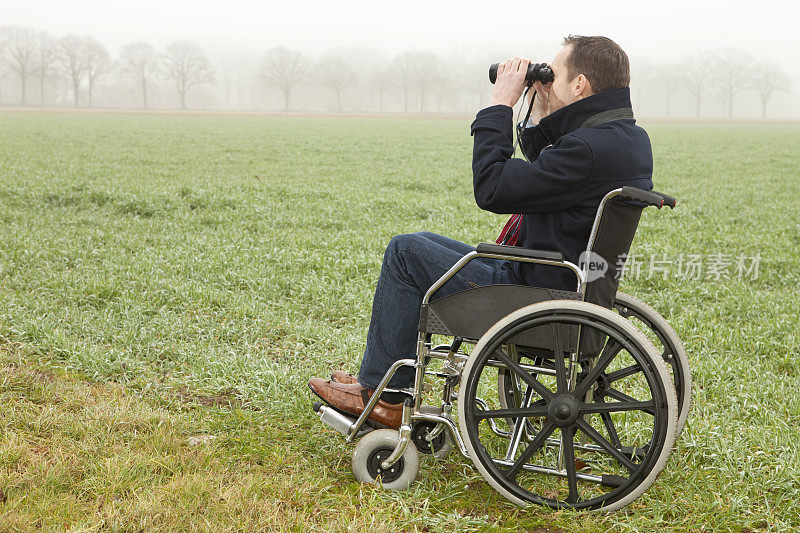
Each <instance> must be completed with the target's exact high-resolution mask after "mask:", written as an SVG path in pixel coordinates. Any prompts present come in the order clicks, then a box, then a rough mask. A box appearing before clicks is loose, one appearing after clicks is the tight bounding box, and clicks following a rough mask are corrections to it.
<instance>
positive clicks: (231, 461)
mask: <svg viewBox="0 0 800 533" xmlns="http://www.w3.org/2000/svg"><path fill="white" fill-rule="evenodd" d="M647 129H648V131H649V133H650V135H651V138H652V141H653V148H654V156H655V162H656V168H655V177H654V181H655V183H656V188H657V189H659V190H662V191H665V192H669V193H671V194H673V195H675V196H676V197H678V198H679V204H678V209H676V210H675V211H674V212H656V211H655V210H651V211H650V212H647V213H646V214H645V216H644V218H643V222H642V224H641V226H640V230H639V233H638V235H637V240H636V242H635V243H634V250H633V252H634V254H636V256H637V257H639V258H640V259H641V260H642V261H643V264H644V267H643V271H646V270H647V268H648V262H649V261H650V258H651V256H652V255H653V254H656V256H657V257H658V258H660V259H661V260H662V262H663V261H666V262H667V263H669V264H670V265H671V268H672V269H673V271H671V272H670V273H668V274H667V275H666V276H664V275H656V276H646V275H641V276H639V277H630V278H629V279H626V280H624V281H623V285H622V289H623V290H625V291H626V292H628V293H631V294H634V295H636V296H638V297H639V298H641V299H643V300H644V301H646V302H648V303H650V304H651V305H652V306H653V307H655V308H656V309H657V310H658V311H659V312H660V313H661V314H662V315H664V316H665V317H666V318H667V319H668V320H669V321H670V323H671V324H672V325H673V327H674V328H675V329H676V331H677V332H678V333H679V335H680V336H681V337H682V339H683V341H684V343H685V345H686V349H687V351H688V353H689V356H690V359H691V361H692V365H693V373H694V379H695V390H694V398H695V400H694V408H693V412H692V414H691V416H690V419H689V423H688V426H687V428H686V431H685V432H684V434H683V436H682V437H681V439H680V441H679V443H678V445H677V447H676V450H675V451H674V453H673V456H672V458H671V459H670V462H669V464H668V465H667V468H666V469H665V471H664V472H663V473H662V475H661V477H660V478H659V480H658V481H657V483H656V484H655V485H654V486H653V487H652V488H651V489H650V490H649V491H648V492H647V493H645V495H644V496H643V497H641V498H640V499H638V500H637V501H636V502H635V503H634V504H632V505H631V506H630V507H629V508H628V510H627V511H625V512H620V513H617V514H610V515H608V514H595V515H589V514H579V513H572V512H565V511H561V512H554V511H550V510H547V509H543V508H530V509H526V510H520V509H518V508H516V507H514V506H513V505H511V504H509V503H507V502H505V500H503V499H502V498H501V497H500V496H498V495H497V494H496V493H494V492H493V490H492V489H491V488H490V487H489V486H488V485H487V484H486V483H485V482H483V481H482V478H481V477H480V476H479V475H478V474H477V473H476V472H475V471H474V470H473V469H472V468H471V464H470V463H469V461H468V460H466V459H463V458H461V457H459V456H457V455H454V456H451V457H450V458H448V459H447V460H446V461H444V462H441V463H437V464H433V463H432V462H426V463H425V464H424V465H423V468H422V471H421V473H420V477H419V478H418V480H417V483H416V484H415V485H414V486H413V487H412V488H411V489H410V490H409V491H406V492H403V493H389V492H384V491H381V490H379V489H373V488H371V487H367V486H362V485H359V484H357V483H356V482H355V480H354V478H353V476H352V473H351V472H350V467H349V461H350V453H351V451H352V445H347V444H345V443H344V441H343V439H342V438H340V437H339V436H337V435H335V434H333V433H331V432H330V431H328V430H326V429H324V428H323V426H322V425H321V424H320V423H319V422H318V420H316V418H315V416H314V414H313V413H312V412H311V410H310V408H309V407H310V404H311V402H312V398H311V395H310V393H309V391H308V390H307V388H306V385H305V382H306V380H307V379H308V378H309V377H311V376H314V375H322V376H326V375H327V374H328V373H329V372H330V370H332V369H333V368H344V369H346V370H349V371H354V370H356V369H357V365H358V361H359V360H360V357H361V353H362V351H363V337H364V334H365V330H366V327H367V324H368V320H369V311H370V305H371V300H372V290H373V288H374V283H375V279H376V277H377V274H378V269H379V265H380V259H381V257H382V254H383V250H384V247H385V245H386V243H387V242H388V241H389V239H390V238H391V237H392V236H393V235H395V234H398V233H405V232H413V231H419V230H429V231H434V232H437V233H441V234H445V235H448V236H450V237H453V238H456V239H459V240H462V241H465V242H468V243H477V242H481V241H488V240H491V239H493V238H494V237H495V236H496V233H497V231H498V229H499V228H500V227H501V226H502V223H503V222H504V217H501V216H498V215H493V214H490V213H486V212H481V211H480V210H478V209H477V208H476V207H475V205H474V200H473V198H472V192H471V171H470V161H471V138H470V137H469V120H463V119H458V120H455V119H453V120H444V119H443V120H423V119H414V120H404V119H393V118H331V117H321V118H314V117H214V116H202V117H190V116H148V115H124V116H123V115H80V114H69V115H66V114H65V115H57V114H25V113H20V114H2V115H0V235H2V239H0V294H1V295H2V304H1V305H0V349H1V350H2V352H1V353H0V368H2V373H0V400H1V401H0V425H1V426H0V427H2V437H0V530H17V529H19V530H28V529H38V528H42V529H50V530H65V529H69V530H72V531H91V530H98V529H112V530H139V529H181V530H189V529H195V530H213V531H222V530H242V529H245V530H253V529H282V530H299V531H305V530H340V529H342V530H346V529H348V528H349V529H354V530H364V531H371V530H376V531H397V530H422V531H452V530H482V529H487V530H492V529H508V530H531V531H558V530H562V529H563V530H568V531H572V530H580V531H604V530H613V531H662V530H678V531H697V530H707V531H711V530H720V531H726V530H730V531H749V530H776V531H777V530H791V529H796V528H800V511H798V506H797V501H798V500H800V431H798V425H799V424H800V386H799V383H800V378H799V376H800V360H799V359H798V356H800V334H798V327H799V326H800V318H798V317H800V302H798V297H797V295H798V290H797V287H798V282H800V256H798V254H797V250H798V247H800V200H799V198H800V181H799V180H798V178H800V165H798V161H797V147H798V146H799V145H800V127H799V126H796V125H758V124H729V125H703V124H692V125H681V124H653V125H649V126H648V127H647ZM690 255H693V256H699V257H701V258H702V261H704V263H703V265H704V270H703V272H702V275H701V276H700V279H683V278H682V277H681V276H679V275H678V274H679V273H678V271H677V268H678V263H679V259H681V258H684V259H685V258H688V257H689V256H690ZM755 256H758V257H759V258H760V259H759V263H758V264H759V270H758V275H757V277H756V276H755V275H753V273H752V272H751V273H750V274H749V275H746V276H742V279H739V277H737V276H736V275H735V263H736V260H737V258H739V257H747V258H752V257H755ZM725 261H728V262H730V263H731V264H730V265H728V267H727V270H728V273H729V274H731V275H730V276H728V275H724V273H723V275H719V276H716V275H712V274H713V273H712V272H711V270H710V269H711V266H710V265H711V264H712V262H713V263H715V264H716V265H717V268H718V269H719V268H720V266H719V265H723V266H724V263H725ZM717 278H719V279H717ZM753 278H756V279H753ZM203 435H207V436H212V437H213V438H211V437H207V438H206V441H207V442H206V443H201V444H199V445H196V446H195V445H193V443H194V441H195V439H196V438H197V437H198V436H203ZM201 441H202V439H201Z"/></svg>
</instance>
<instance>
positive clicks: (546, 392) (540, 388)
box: [495, 350, 553, 400]
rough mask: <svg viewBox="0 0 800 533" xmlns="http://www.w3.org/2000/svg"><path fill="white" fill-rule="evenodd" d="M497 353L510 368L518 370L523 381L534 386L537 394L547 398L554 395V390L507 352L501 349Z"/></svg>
mask: <svg viewBox="0 0 800 533" xmlns="http://www.w3.org/2000/svg"><path fill="white" fill-rule="evenodd" d="M495 354H496V355H497V358H498V359H500V360H501V361H502V362H504V363H505V364H506V365H508V367H509V368H510V369H512V370H513V371H514V372H516V373H517V375H519V377H520V378H522V381H524V382H525V383H527V384H528V385H530V386H531V387H533V390H535V391H536V392H537V394H539V396H541V397H542V398H544V399H546V400H549V399H550V398H552V397H553V392H552V391H551V390H550V389H548V388H547V387H546V386H544V385H543V384H542V383H541V382H540V381H539V380H538V379H536V378H535V377H533V376H532V375H530V374H529V373H528V372H526V371H525V370H524V369H523V368H522V367H521V366H519V364H517V362H516V361H514V360H512V359H511V358H509V357H508V356H507V355H506V354H504V353H503V352H502V351H500V350H498V351H496V352H495Z"/></svg>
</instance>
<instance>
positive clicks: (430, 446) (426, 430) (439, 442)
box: [411, 422, 453, 459]
mask: <svg viewBox="0 0 800 533" xmlns="http://www.w3.org/2000/svg"><path fill="white" fill-rule="evenodd" d="M437 425H438V424H436V423H435V422H418V423H417V424H415V425H414V428H413V429H412V430H411V441H412V442H413V443H414V444H415V445H416V447H417V450H418V451H419V453H424V454H427V455H433V456H434V457H435V458H436V459H444V458H445V457H447V456H448V455H449V454H450V450H452V449H453V436H452V435H450V431H448V430H447V428H443V429H442V432H441V433H439V434H438V435H436V437H434V438H433V440H429V439H428V435H430V433H431V432H432V431H434V430H435V429H436V426H437Z"/></svg>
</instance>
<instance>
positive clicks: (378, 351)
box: [358, 232, 510, 389]
mask: <svg viewBox="0 0 800 533" xmlns="http://www.w3.org/2000/svg"><path fill="white" fill-rule="evenodd" d="M474 250H475V248H473V247H472V246H469V245H467V244H464V243H462V242H458V241H455V240H453V239H448V238H447V237H442V236H441V235H436V234H435V233H429V232H419V233H412V234H409V235H397V236H396V237H393V238H392V240H391V241H390V242H389V246H388V247H387V248H386V253H385V254H384V256H383V265H382V266H381V274H380V277H379V278H378V286H377V288H376V289H375V299H374V301H373V303H372V319H371V320H370V323H369V332H368V333H367V347H366V349H365V350H364V358H363V359H362V361H361V370H360V371H359V373H358V381H359V382H360V383H361V385H363V386H364V387H367V388H369V389H374V388H376V387H377V386H378V383H379V382H380V380H381V379H382V378H383V376H384V374H385V373H386V371H387V370H388V369H389V367H390V366H392V364H393V363H394V362H395V361H397V360H399V359H407V358H411V359H415V358H416V348H417V333H418V330H417V328H418V326H419V310H420V307H421V306H422V298H423V296H425V293H426V292H427V291H428V289H429V288H430V287H431V285H433V284H434V283H435V282H436V280H438V279H439V278H440V277H442V275H443V274H444V273H445V272H447V271H448V270H449V269H450V267H452V266H453V265H454V264H455V263H456V262H457V261H458V260H459V259H461V258H462V257H463V256H464V255H466V254H468V253H469V252H472V251H474ZM504 263H505V261H501V260H497V259H485V258H482V259H473V260H472V261H470V262H469V263H467V265H466V266H465V267H464V268H462V269H461V270H459V271H458V273H457V274H456V275H455V276H453V277H452V278H450V280H448V281H447V283H445V284H444V285H443V286H442V287H441V288H440V289H439V290H438V291H436V292H435V293H434V295H433V298H432V300H435V299H438V298H442V297H444V296H447V295H448V294H453V293H455V292H458V291H463V290H466V289H469V288H473V287H479V286H484V285H498V284H507V283H510V279H509V273H508V270H505V269H503V268H502V266H503V264H504ZM413 379H414V372H413V369H411V368H409V367H401V368H400V369H399V370H398V371H397V373H396V374H395V375H394V377H393V378H392V380H391V381H390V382H389V386H390V387H393V388H403V387H409V386H410V385H411V384H412V382H413Z"/></svg>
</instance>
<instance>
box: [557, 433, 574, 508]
mask: <svg viewBox="0 0 800 533" xmlns="http://www.w3.org/2000/svg"><path fill="white" fill-rule="evenodd" d="M574 439H575V426H569V427H565V428H562V429H561V442H562V444H563V446H564V466H566V468H567V484H568V485H569V496H567V503H577V502H578V477H577V476H576V475H575V446H574V442H573V440H574Z"/></svg>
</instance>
